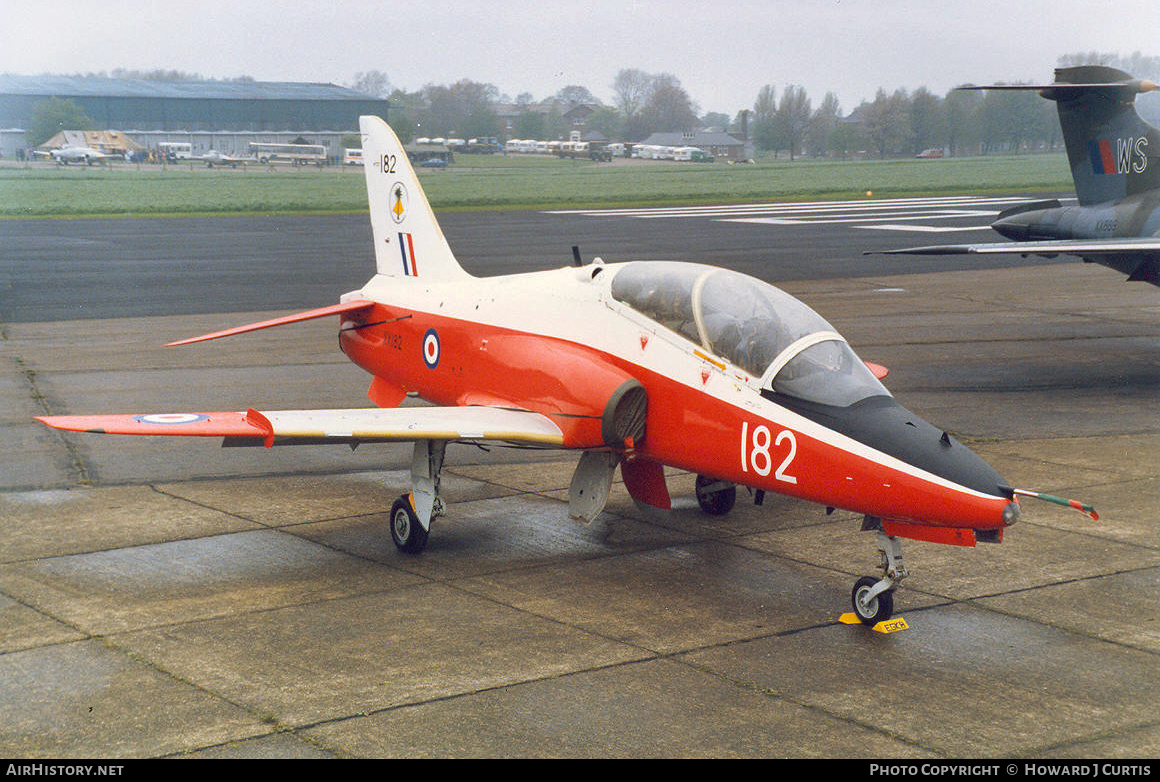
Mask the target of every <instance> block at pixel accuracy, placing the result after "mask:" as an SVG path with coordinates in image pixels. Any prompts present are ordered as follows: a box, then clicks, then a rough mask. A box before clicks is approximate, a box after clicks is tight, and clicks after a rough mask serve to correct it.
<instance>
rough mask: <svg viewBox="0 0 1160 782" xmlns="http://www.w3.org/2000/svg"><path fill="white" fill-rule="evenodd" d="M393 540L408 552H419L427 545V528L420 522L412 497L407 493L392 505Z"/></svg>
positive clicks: (400, 549) (400, 548) (402, 549)
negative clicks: (412, 504) (413, 506)
mask: <svg viewBox="0 0 1160 782" xmlns="http://www.w3.org/2000/svg"><path fill="white" fill-rule="evenodd" d="M391 540H393V541H395V546H396V547H397V548H398V549H399V551H405V552H406V553H408V554H418V553H419V552H420V551H422V550H423V547H424V546H426V545H427V530H425V529H423V525H422V524H420V523H419V517H418V516H417V515H416V514H415V511H414V509H413V508H412V507H411V498H410V497H408V496H407V495H406V494H404V495H403V496H401V497H399V499H397V500H395V503H394V504H393V505H392V506H391Z"/></svg>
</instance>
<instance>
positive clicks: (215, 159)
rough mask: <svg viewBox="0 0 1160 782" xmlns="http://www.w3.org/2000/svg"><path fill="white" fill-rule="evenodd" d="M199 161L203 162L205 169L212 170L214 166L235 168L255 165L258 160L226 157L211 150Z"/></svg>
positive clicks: (222, 153) (232, 156)
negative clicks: (250, 164)
mask: <svg viewBox="0 0 1160 782" xmlns="http://www.w3.org/2000/svg"><path fill="white" fill-rule="evenodd" d="M200 159H201V160H202V161H204V162H205V165H206V168H213V167H214V166H229V167H230V168H237V167H238V166H239V165H243V166H244V165H246V164H248V163H257V162H258V159H257V158H253V157H235V156H234V155H227V154H225V153H224V152H219V151H218V150H216V149H211V150H210V151H209V152H206V153H205V154H204V155H201V157H200Z"/></svg>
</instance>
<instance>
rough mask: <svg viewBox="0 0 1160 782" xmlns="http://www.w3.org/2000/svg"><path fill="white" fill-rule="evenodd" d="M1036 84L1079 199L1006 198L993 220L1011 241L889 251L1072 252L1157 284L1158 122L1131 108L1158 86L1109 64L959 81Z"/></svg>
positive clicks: (1159, 235)
mask: <svg viewBox="0 0 1160 782" xmlns="http://www.w3.org/2000/svg"><path fill="white" fill-rule="evenodd" d="M961 89H972V90H1037V91H1038V92H1039V94H1040V95H1042V96H1043V97H1044V98H1046V99H1048V100H1053V101H1055V103H1056V107H1057V109H1058V111H1059V123H1060V126H1061V128H1062V130H1063V138H1064V143H1065V144H1066V146H1067V158H1068V162H1069V164H1070V166H1071V174H1072V179H1073V180H1074V182H1075V192H1076V196H1077V197H1078V200H1079V205H1078V206H1063V205H1062V204H1060V202H1059V201H1057V200H1052V201H1040V202H1036V203H1032V204H1024V205H1021V206H1017V207H1014V208H1012V209H1009V210H1007V211H1005V212H1002V213H1000V214H999V218H998V219H997V220H996V221H995V222H994V223H992V224H991V227H992V228H994V229H995V230H996V231H998V232H999V233H1000V234H1002V235H1003V236H1005V237H1007V238H1008V239H1012V240H1013V241H1012V242H998V243H989V244H956V245H936V246H930V247H912V248H908V249H902V250H889V251H887V252H888V253H889V254H909V255H955V254H962V253H987V254H991V253H1006V254H1018V255H1044V256H1049V257H1052V256H1056V255H1077V256H1079V257H1081V258H1083V259H1084V260H1085V261H1088V262H1092V263H1099V264H1102V265H1104V266H1109V267H1111V268H1113V269H1116V270H1117V271H1120V272H1122V273H1124V274H1126V275H1128V279H1129V280H1142V281H1144V282H1150V283H1152V284H1153V285H1160V130H1157V129H1156V128H1154V127H1152V126H1151V125H1149V124H1148V123H1146V122H1144V120H1142V119H1140V116H1139V115H1138V114H1137V113H1136V109H1135V106H1134V105H1133V104H1134V102H1135V98H1136V95H1138V94H1140V93H1143V92H1150V91H1152V90H1154V89H1156V84H1155V83H1154V82H1151V81H1141V80H1138V79H1133V78H1132V77H1131V76H1130V75H1129V74H1127V73H1124V72H1123V71H1119V70H1116V69H1114V68H1107V67H1104V66H1096V65H1086V66H1080V67H1076V68H1057V69H1056V71H1055V83H1054V84H1046V85H998V86H990V87H963V88H961Z"/></svg>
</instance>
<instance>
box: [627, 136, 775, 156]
mask: <svg viewBox="0 0 1160 782" xmlns="http://www.w3.org/2000/svg"><path fill="white" fill-rule="evenodd" d="M640 143H641V144H642V145H646V146H658V147H696V148H697V149H700V150H703V151H705V152H708V153H709V154H710V155H712V156H713V157H715V158H716V159H717V160H733V161H736V160H747V159H749V158H752V157H753V149H752V147H751V146H750V144H749V143H747V142H745V141H742V140H740V139H737V138H735V137H733V136H731V135H729V134H728V133H723V132H721V131H711V130H693V131H685V132H676V133H653V134H652V135H651V136H649V137H648V138H646V139H645V140H644V141H642V142H640Z"/></svg>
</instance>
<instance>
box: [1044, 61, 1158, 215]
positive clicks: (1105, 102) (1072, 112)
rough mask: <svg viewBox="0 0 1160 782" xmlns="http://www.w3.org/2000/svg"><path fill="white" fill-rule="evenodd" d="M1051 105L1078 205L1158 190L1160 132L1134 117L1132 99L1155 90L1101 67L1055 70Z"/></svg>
mask: <svg viewBox="0 0 1160 782" xmlns="http://www.w3.org/2000/svg"><path fill="white" fill-rule="evenodd" d="M1055 82H1056V86H1052V87H1048V88H1046V89H1044V90H1042V91H1041V92H1040V94H1041V95H1043V97H1045V98H1047V99H1048V100H1053V101H1055V102H1056V106H1057V108H1058V110H1059V124H1060V127H1061V129H1062V130H1063V138H1064V142H1065V143H1066V145H1067V159H1068V162H1069V163H1070V165H1071V173H1072V178H1073V179H1074V180H1075V191H1076V195H1077V196H1079V202H1080V204H1083V205H1088V204H1098V203H1103V202H1105V201H1113V200H1116V199H1120V198H1124V197H1126V196H1130V195H1134V194H1136V193H1140V192H1143V191H1145V190H1153V189H1156V188H1157V187H1160V131H1158V130H1157V129H1156V128H1154V127H1152V126H1151V125H1149V124H1148V123H1147V122H1145V121H1144V120H1142V119H1140V115H1139V114H1137V113H1136V108H1135V105H1134V103H1135V100H1136V95H1137V94H1139V93H1141V92H1149V91H1151V90H1154V89H1155V88H1156V85H1155V84H1154V83H1152V82H1149V81H1139V80H1136V79H1133V78H1132V77H1131V76H1130V75H1129V74H1127V73H1124V72H1123V71H1119V70H1116V69H1115V68H1108V67H1105V66H1101V65H1083V66H1079V67H1075V68H1057V69H1056V71H1055Z"/></svg>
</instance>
